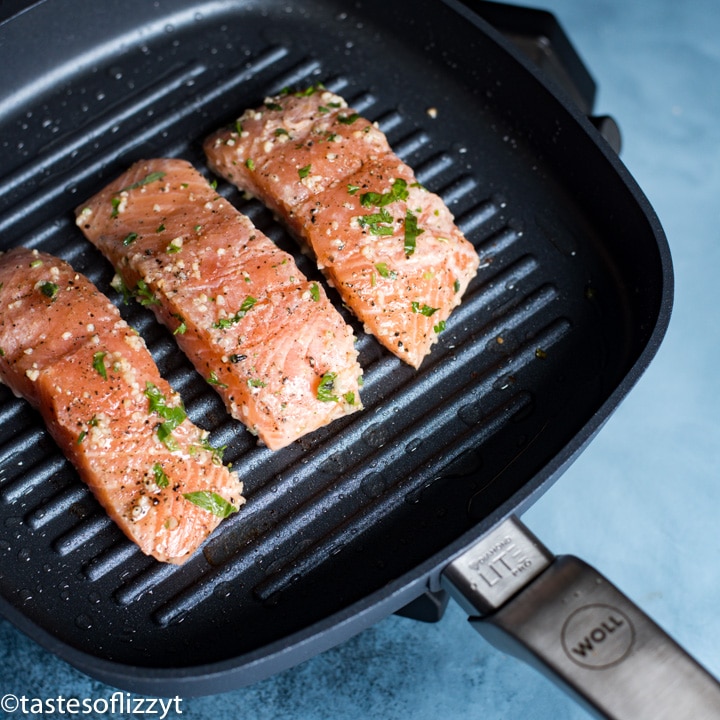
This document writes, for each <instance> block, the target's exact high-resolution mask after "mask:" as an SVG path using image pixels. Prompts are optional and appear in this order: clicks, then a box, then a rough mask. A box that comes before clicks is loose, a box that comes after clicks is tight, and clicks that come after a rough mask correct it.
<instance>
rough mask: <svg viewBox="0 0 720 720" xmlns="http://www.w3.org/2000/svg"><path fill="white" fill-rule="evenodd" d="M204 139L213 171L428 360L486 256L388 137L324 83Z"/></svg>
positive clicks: (385, 338) (382, 337)
mask: <svg viewBox="0 0 720 720" xmlns="http://www.w3.org/2000/svg"><path fill="white" fill-rule="evenodd" d="M204 149H205V153H206V155H207V158H208V162H209V165H210V167H211V169H212V170H213V171H214V172H216V173H218V174H219V175H221V176H222V177H224V178H225V179H226V180H228V181H229V182H231V183H233V184H234V185H236V186H237V187H239V188H240V189H242V190H244V191H246V192H247V193H249V194H250V195H252V196H255V197H257V198H258V199H259V200H261V201H262V202H263V203H264V204H265V205H267V206H268V207H269V208H271V209H272V210H273V211H274V212H275V213H276V214H277V215H278V216H279V217H280V218H281V219H282V220H283V221H284V223H285V224H286V225H287V227H288V229H289V230H290V231H291V232H292V234H293V235H295V237H296V238H298V239H299V240H300V241H301V242H302V243H304V244H306V245H307V246H309V248H310V249H311V251H312V252H313V254H314V256H315V258H316V260H317V264H318V267H319V268H320V269H321V270H322V271H323V272H324V273H325V275H326V277H327V278H328V281H329V282H330V283H331V284H332V285H333V286H334V287H335V288H337V290H338V292H339V293H340V295H341V297H342V299H343V301H344V302H345V304H346V305H347V306H348V307H349V308H350V309H351V310H352V311H353V312H354V313H355V315H356V316H357V317H358V318H360V320H362V322H363V323H364V327H365V330H366V331H367V332H369V333H371V334H372V335H374V336H375V337H376V338H377V339H378V340H379V342H380V343H382V344H383V345H384V346H385V347H386V348H387V349H388V350H390V351H391V352H393V353H394V354H395V355H397V356H398V357H399V358H401V359H402V360H404V361H405V362H407V363H409V364H410V365H412V366H413V367H415V368H417V367H419V366H420V364H421V363H422V361H423V358H424V357H425V356H426V355H427V353H428V352H429V351H430V348H431V346H432V345H433V343H435V342H436V341H437V336H438V333H440V332H442V330H443V329H444V328H445V322H446V321H447V319H448V317H449V315H450V313H451V311H452V310H453V308H455V307H456V306H457V305H458V304H459V303H460V301H461V298H462V295H463V293H464V292H465V290H466V288H467V286H468V283H469V282H470V280H471V279H472V278H473V277H474V276H475V273H476V272H477V268H478V265H479V259H478V256H477V253H476V252H475V249H474V247H473V246H472V244H471V243H470V242H468V241H467V240H466V238H465V237H464V236H463V235H462V233H461V232H460V230H459V229H458V227H457V226H456V225H455V222H454V219H453V216H452V214H451V213H450V211H449V210H448V208H447V207H446V206H445V204H444V203H443V202H442V200H441V199H440V198H439V197H438V196H437V195H435V194H433V193H431V192H429V191H428V190H427V189H425V188H424V187H422V186H421V185H420V184H419V183H418V182H417V180H416V178H415V175H414V173H413V171H412V169H411V168H410V167H408V166H407V165H406V164H405V163H403V162H402V161H401V160H400V159H399V158H398V157H397V156H396V155H395V154H394V153H393V151H392V150H391V148H390V146H389V144H388V141H387V138H386V137H385V135H384V134H383V133H382V132H381V131H380V130H379V129H378V128H377V127H375V126H374V125H373V124H372V123H370V122H369V121H368V120H367V119H365V118H363V117H361V116H360V115H359V114H358V113H357V112H356V111H355V110H353V109H352V108H349V107H348V106H347V103H346V101H345V100H344V99H343V98H342V97H340V96H339V95H336V94H334V93H331V92H329V91H327V90H325V89H324V88H323V87H322V86H315V87H311V88H308V89H307V90H303V91H301V92H298V93H282V94H280V95H277V96H274V97H268V98H266V99H265V103H264V105H263V106H262V107H258V108H254V109H249V110H246V111H245V112H244V113H243V114H242V115H241V116H240V117H239V118H238V119H237V121H236V122H235V124H234V125H233V126H231V127H228V128H223V129H221V130H219V131H217V132H216V133H214V134H212V135H211V136H210V137H208V138H207V139H206V141H205V143H204Z"/></svg>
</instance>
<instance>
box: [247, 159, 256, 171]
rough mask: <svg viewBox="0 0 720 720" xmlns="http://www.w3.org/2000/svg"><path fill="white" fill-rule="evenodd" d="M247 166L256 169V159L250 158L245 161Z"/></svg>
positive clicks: (249, 168)
mask: <svg viewBox="0 0 720 720" xmlns="http://www.w3.org/2000/svg"><path fill="white" fill-rule="evenodd" d="M245 167H246V168H247V169H248V170H254V169H255V161H254V160H253V159H252V158H248V159H247V160H246V161H245Z"/></svg>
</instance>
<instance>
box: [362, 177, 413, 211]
mask: <svg viewBox="0 0 720 720" xmlns="http://www.w3.org/2000/svg"><path fill="white" fill-rule="evenodd" d="M407 198H408V189H407V182H406V181H405V180H403V179H402V178H397V180H395V181H394V182H393V184H392V187H391V188H390V190H389V191H388V192H386V193H376V192H366V193H363V194H362V195H361V196H360V204H361V205H362V206H363V207H385V206H386V205H389V204H390V203H393V202H396V201H397V200H407Z"/></svg>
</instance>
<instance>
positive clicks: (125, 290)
mask: <svg viewBox="0 0 720 720" xmlns="http://www.w3.org/2000/svg"><path fill="white" fill-rule="evenodd" d="M110 286H111V287H112V288H113V290H115V291H117V292H119V293H120V294H121V295H122V296H123V303H124V304H125V305H127V304H128V303H129V302H130V298H131V297H132V296H133V294H132V291H131V290H130V288H129V287H128V286H127V285H126V284H125V281H124V280H123V279H122V277H121V276H120V275H119V274H117V273H116V274H115V276H114V277H113V279H112V282H111V283H110Z"/></svg>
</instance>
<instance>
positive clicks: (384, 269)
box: [375, 262, 397, 280]
mask: <svg viewBox="0 0 720 720" xmlns="http://www.w3.org/2000/svg"><path fill="white" fill-rule="evenodd" d="M375 269H376V270H377V271H378V273H379V274H380V276H381V277H384V278H390V279H391V280H394V279H395V278H396V277H397V273H396V272H395V271H394V270H390V268H388V266H387V263H384V262H379V263H375Z"/></svg>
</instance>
